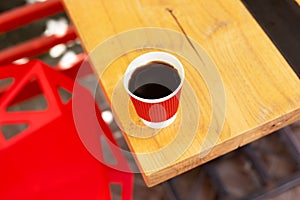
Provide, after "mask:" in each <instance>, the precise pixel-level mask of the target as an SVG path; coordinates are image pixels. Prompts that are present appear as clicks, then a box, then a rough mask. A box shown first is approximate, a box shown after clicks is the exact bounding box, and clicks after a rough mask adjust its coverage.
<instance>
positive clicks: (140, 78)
mask: <svg viewBox="0 0 300 200" xmlns="http://www.w3.org/2000/svg"><path fill="white" fill-rule="evenodd" d="M180 81H181V79H180V76H179V74H178V71H177V69H175V68H174V67H173V66H171V65H169V64H167V63H164V62H161V61H152V62H150V63H147V64H146V65H143V66H141V67H139V68H137V69H136V70H135V71H134V72H133V73H132V76H131V78H130V80H129V85H128V87H129V90H130V91H131V92H132V93H133V94H134V95H136V96H138V97H141V98H144V99H159V98H163V97H165V96H168V95H169V94H171V93H172V92H173V91H175V90H176V89H177V87H178V86H179V84H180Z"/></svg>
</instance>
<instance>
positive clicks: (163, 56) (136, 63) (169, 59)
mask: <svg viewBox="0 0 300 200" xmlns="http://www.w3.org/2000/svg"><path fill="white" fill-rule="evenodd" d="M149 57H150V59H149ZM147 58H148V59H147ZM151 61H162V62H166V63H168V64H170V65H172V66H173V67H175V68H176V69H177V70H178V72H179V76H180V83H179V85H178V86H177V88H176V90H174V91H173V92H172V93H171V94H169V95H167V96H165V97H162V98H158V99H145V98H141V97H138V96H136V95H135V94H133V93H132V92H131V91H130V90H129V88H128V84H129V80H130V77H131V75H132V73H133V72H134V71H135V70H136V69H137V68H139V67H141V66H143V65H144V64H147V63H149V62H151ZM174 63H176V64H174ZM183 82H184V68H183V65H182V63H181V62H180V61H179V59H178V58H176V57H175V56H174V55H172V54H170V53H166V52H162V51H152V52H148V53H144V54H142V55H140V56H138V57H136V58H135V59H134V60H132V61H131V62H130V64H129V65H128V67H127V69H126V71H125V74H124V79H123V85H124V88H125V90H126V92H127V93H128V94H129V95H130V96H131V97H133V98H134V99H137V100H139V101H141V102H145V103H160V102H164V101H166V100H168V99H170V98H172V97H173V96H175V95H176V94H178V92H179V90H180V89H181V88H182V85H183Z"/></svg>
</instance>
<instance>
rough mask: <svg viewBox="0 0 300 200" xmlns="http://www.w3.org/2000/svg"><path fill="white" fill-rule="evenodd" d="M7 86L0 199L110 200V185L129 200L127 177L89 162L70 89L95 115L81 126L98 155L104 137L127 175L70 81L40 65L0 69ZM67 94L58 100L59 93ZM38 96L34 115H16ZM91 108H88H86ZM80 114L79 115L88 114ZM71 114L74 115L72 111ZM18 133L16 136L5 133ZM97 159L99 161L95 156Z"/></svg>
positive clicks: (0, 134)
mask: <svg viewBox="0 0 300 200" xmlns="http://www.w3.org/2000/svg"><path fill="white" fill-rule="evenodd" d="M8 78H12V79H13V82H11V83H7V84H6V85H3V84H2V87H0V163H1V165H0V199H1V200H5V199H9V200H14V199H16V200H18V199H23V200H24V199H55V200H56V199H72V200H74V199H78V200H79V199H101V200H102V199H103V200H104V199H111V195H110V189H109V188H110V184H112V183H117V184H120V185H121V186H122V199H131V194H132V181H133V176H132V174H131V173H127V172H121V171H118V170H116V169H113V168H112V167H114V168H117V167H118V166H117V167H116V166H112V164H107V163H106V164H103V163H101V162H99V161H98V160H97V159H95V157H93V156H92V155H91V154H90V153H89V152H88V150H87V149H86V148H85V146H84V145H83V143H82V141H81V140H80V138H79V135H78V134H77V131H78V129H77V128H76V124H75V122H74V112H73V110H74V108H72V105H73V101H74V99H73V98H74V96H75V95H74V94H72V91H73V88H74V85H76V91H77V94H76V95H77V96H80V97H82V99H80V101H81V102H83V103H86V104H85V105H82V106H83V107H84V106H85V107H86V108H89V109H90V110H95V111H96V115H95V116H96V117H91V116H87V118H91V119H92V120H83V121H81V122H80V123H81V126H84V127H86V129H85V130H86V132H87V134H89V136H87V137H90V136H91V137H90V138H92V139H94V138H98V142H94V144H95V145H96V146H97V145H98V146H97V148H98V149H99V150H98V153H99V152H101V151H100V149H101V143H100V137H103V136H104V137H105V138H106V139H107V141H108V144H109V146H110V148H111V149H113V150H112V153H113V155H114V157H115V159H116V160H117V164H116V165H120V167H122V169H126V170H128V171H130V169H129V167H128V165H127V163H126V160H125V158H124V156H123V155H122V153H121V151H120V150H118V148H116V142H115V141H114V140H113V137H112V133H111V131H110V129H109V127H108V126H107V125H106V124H105V122H104V121H103V120H102V118H101V116H100V113H101V112H100V110H99V109H98V107H97V106H96V103H95V101H94V99H93V98H92V96H91V94H90V93H89V92H88V91H87V90H86V89H85V88H83V87H81V86H80V85H78V84H77V83H74V81H73V80H72V79H70V78H69V77H67V76H65V75H63V74H62V73H59V72H57V71H55V70H53V69H51V68H50V67H48V66H47V65H45V64H43V63H42V62H40V61H30V62H29V63H27V64H24V65H12V64H11V65H8V66H5V67H0V80H4V79H8ZM61 90H63V91H65V92H66V93H70V94H71V95H72V97H71V98H70V99H62V97H61V95H60V94H59V91H61ZM41 95H42V96H44V100H45V102H46V103H45V104H44V105H43V106H42V107H41V109H39V110H26V107H25V110H24V108H23V109H21V110H20V109H19V108H18V107H17V105H19V104H20V103H24V101H25V100H27V99H32V98H33V97H37V96H39V97H41ZM91 105H94V106H91ZM89 109H84V110H89ZM75 112H77V110H75ZM11 128H15V129H17V128H20V129H19V131H15V130H13V131H9V130H10V129H11ZM99 157H103V155H99Z"/></svg>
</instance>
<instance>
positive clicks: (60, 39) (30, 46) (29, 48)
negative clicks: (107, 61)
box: [0, 27, 77, 65]
mask: <svg viewBox="0 0 300 200" xmlns="http://www.w3.org/2000/svg"><path fill="white" fill-rule="evenodd" d="M76 38H77V35H76V32H75V29H74V27H69V28H68V30H67V31H66V33H65V34H64V35H62V36H57V35H52V36H41V37H38V38H34V39H32V40H28V41H26V42H23V43H21V44H19V45H16V46H13V47H10V48H8V49H4V50H3V51H1V52H0V65H5V64H9V63H11V62H13V61H15V60H18V59H20V58H24V57H28V58H30V57H33V56H36V55H39V54H41V53H43V52H46V51H47V50H49V49H50V48H51V47H53V46H55V45H57V44H61V43H67V42H69V41H72V40H75V39H76Z"/></svg>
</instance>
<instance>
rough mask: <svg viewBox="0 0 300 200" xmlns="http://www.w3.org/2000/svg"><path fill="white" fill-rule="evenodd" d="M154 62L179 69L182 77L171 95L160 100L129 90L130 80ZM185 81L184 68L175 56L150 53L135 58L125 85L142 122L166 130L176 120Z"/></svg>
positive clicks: (126, 76)
mask: <svg viewBox="0 0 300 200" xmlns="http://www.w3.org/2000/svg"><path fill="white" fill-rule="evenodd" d="M153 61H159V62H163V63H167V64H169V65H171V66H173V67H174V68H175V69H177V71H178V74H179V76H180V83H179V85H178V86H177V88H176V89H175V90H173V92H172V93H171V94H169V95H167V96H164V97H161V98H158V99H145V98H141V97H139V96H136V95H135V94H133V93H132V92H131V91H130V90H129V81H130V78H131V76H132V74H133V73H134V72H135V70H137V69H138V68H139V67H143V66H144V65H146V64H148V63H150V62H153ZM174 81H175V80H174ZM183 81H184V68H183V66H182V64H181V62H180V61H179V60H178V59H177V58H176V57H175V56H173V55H172V54H169V53H165V52H150V53H146V54H143V55H141V56H139V57H137V58H135V59H134V60H133V61H132V62H131V63H130V64H129V66H128V68H127V70H126V72H125V75H124V82H123V83H124V88H125V90H126V91H127V93H128V94H129V95H130V99H131V101H132V103H133V105H134V108H135V110H136V113H137V115H138V116H139V117H140V118H141V120H142V122H143V123H144V124H145V125H147V126H148V127H151V128H164V127H167V126H169V125H170V124H172V123H173V122H174V121H175V119H176V115H177V110H178V106H179V100H180V93H181V89H182V85H183ZM150 82H151V83H155V81H154V80H149V83H150Z"/></svg>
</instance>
